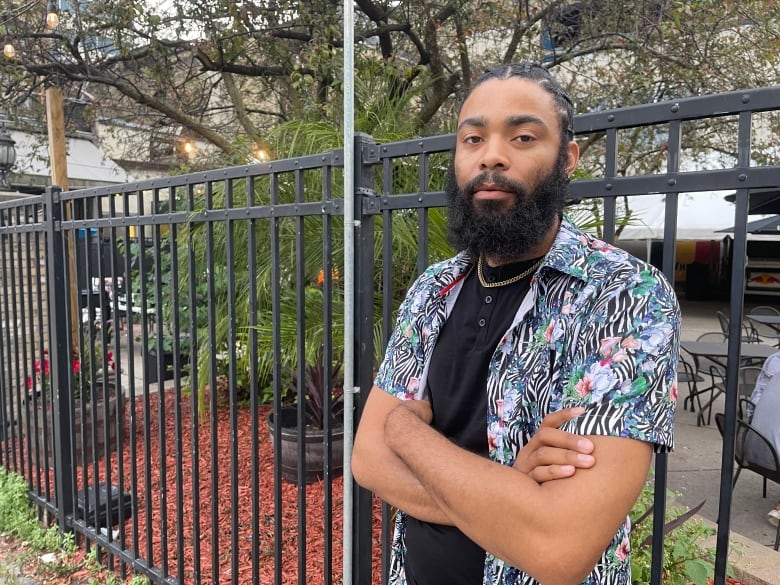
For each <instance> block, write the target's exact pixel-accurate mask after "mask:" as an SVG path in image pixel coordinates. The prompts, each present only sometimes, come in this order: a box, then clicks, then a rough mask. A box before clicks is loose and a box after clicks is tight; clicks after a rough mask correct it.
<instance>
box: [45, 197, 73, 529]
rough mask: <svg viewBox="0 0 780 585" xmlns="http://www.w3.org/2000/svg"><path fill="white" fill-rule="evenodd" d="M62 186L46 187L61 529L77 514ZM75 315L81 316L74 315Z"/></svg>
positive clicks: (55, 478)
mask: <svg viewBox="0 0 780 585" xmlns="http://www.w3.org/2000/svg"><path fill="white" fill-rule="evenodd" d="M61 193H62V191H61V189H60V188H59V187H48V188H47V189H46V242H47V244H46V245H47V254H46V272H47V279H46V281H47V283H48V290H47V302H48V305H49V332H50V344H51V351H50V355H49V359H50V364H51V384H52V389H53V390H54V392H53V404H52V407H53V411H54V416H53V417H52V421H53V423H54V485H55V489H56V498H57V524H58V525H59V528H60V531H61V532H65V531H66V529H67V524H66V522H67V521H68V519H69V518H70V517H71V516H72V515H73V502H74V497H73V485H74V477H73V461H72V456H71V453H72V449H71V443H72V433H71V428H72V420H73V412H72V410H73V409H72V400H71V395H72V388H71V369H72V367H73V366H72V362H73V356H72V344H71V339H70V327H69V323H68V321H69V319H68V302H69V299H70V294H68V291H70V287H71V286H74V285H73V284H72V283H69V282H68V271H67V264H66V258H67V253H66V252H67V251H66V245H65V232H64V230H63V228H62V219H63V205H62V199H61ZM70 318H71V319H76V318H78V316H77V315H70Z"/></svg>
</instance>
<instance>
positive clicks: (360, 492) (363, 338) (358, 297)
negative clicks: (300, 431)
mask: <svg viewBox="0 0 780 585" xmlns="http://www.w3.org/2000/svg"><path fill="white" fill-rule="evenodd" d="M370 147H374V148H376V143H375V142H374V140H373V139H372V138H371V137H370V136H368V135H366V134H358V135H356V136H355V195H354V196H355V216H356V217H357V218H358V221H357V227H356V234H355V249H354V254H355V343H354V348H355V356H356V357H357V376H356V378H357V387H358V388H360V389H361V390H360V394H358V395H357V398H358V400H357V412H356V415H357V416H356V420H357V421H359V420H360V415H361V414H362V412H363V405H364V404H365V401H366V398H368V394H369V392H370V391H371V387H372V386H373V368H374V336H373V320H374V216H373V215H372V214H369V213H367V212H366V209H367V205H366V199H368V198H371V197H372V196H373V194H374V168H373V166H372V165H371V164H369V163H368V162H366V160H365V151H366V150H367V149H368V148H370ZM345 440H346V437H345ZM355 485H357V484H355ZM356 494H357V497H356V498H355V503H354V505H355V508H354V510H355V511H354V518H355V533H354V541H353V549H352V552H353V557H354V564H353V573H354V578H355V581H356V583H358V585H368V584H369V583H372V566H371V565H372V563H371V560H372V552H373V546H372V540H373V535H372V526H373V496H372V494H371V492H370V491H368V490H366V489H364V488H362V487H358V489H357V490H356Z"/></svg>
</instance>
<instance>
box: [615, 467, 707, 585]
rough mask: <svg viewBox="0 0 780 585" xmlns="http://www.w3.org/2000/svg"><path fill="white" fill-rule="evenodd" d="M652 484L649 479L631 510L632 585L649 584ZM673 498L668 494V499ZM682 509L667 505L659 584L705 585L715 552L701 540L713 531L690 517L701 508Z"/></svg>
mask: <svg viewBox="0 0 780 585" xmlns="http://www.w3.org/2000/svg"><path fill="white" fill-rule="evenodd" d="M653 496H654V490H653V484H652V473H651V477H650V479H649V480H648V481H647V483H646V484H645V486H644V487H643V488H642V492H641V494H640V496H639V498H638V499H637V501H636V503H635V504H634V506H633V507H632V509H631V514H630V517H631V523H632V529H631V579H632V582H633V583H634V584H635V585H641V584H643V583H649V582H650V566H651V563H652V534H653ZM673 496H674V494H673V493H672V492H669V493H668V497H669V499H670V500H671V498H672V497H673ZM703 504H704V502H702V503H701V504H699V506H697V507H695V508H693V509H691V510H686V509H685V508H683V507H681V506H678V505H674V504H671V505H667V508H666V516H665V526H664V556H663V569H662V572H663V576H662V581H663V582H664V583H669V584H671V585H688V584H691V583H693V584H694V585H707V583H708V579H711V578H712V576H713V572H714V563H715V549H714V548H708V547H707V546H705V544H704V541H705V540H706V539H707V538H709V537H711V536H712V535H713V534H715V529H714V528H711V527H709V526H707V525H705V524H703V523H702V522H701V521H699V520H696V519H695V518H693V515H694V514H695V513H696V512H697V511H698V510H699V509H700V508H701V505H703Z"/></svg>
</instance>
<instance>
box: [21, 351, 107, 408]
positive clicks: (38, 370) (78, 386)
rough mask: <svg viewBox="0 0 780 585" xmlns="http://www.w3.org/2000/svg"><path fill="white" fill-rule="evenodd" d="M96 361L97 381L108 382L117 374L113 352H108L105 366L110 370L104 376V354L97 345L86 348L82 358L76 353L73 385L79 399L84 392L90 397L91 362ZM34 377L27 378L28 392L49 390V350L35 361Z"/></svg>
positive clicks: (72, 375)
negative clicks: (92, 347)
mask: <svg viewBox="0 0 780 585" xmlns="http://www.w3.org/2000/svg"><path fill="white" fill-rule="evenodd" d="M92 359H94V360H95V371H94V374H95V380H104V381H107V380H108V379H109V377H110V376H113V375H114V373H115V372H116V363H115V362H114V354H113V352H110V351H109V352H106V355H105V366H106V367H107V368H108V375H107V376H106V375H104V374H105V372H104V368H103V366H104V361H103V352H102V351H100V346H99V345H96V346H95V347H94V349H90V348H89V347H85V348H84V351H83V352H81V356H79V354H78V353H74V355H73V358H72V360H71V380H72V383H73V386H72V388H73V396H74V398H79V397H80V396H81V392H82V390H83V391H85V392H86V394H85V396H87V397H89V395H90V394H89V390H90V388H91V386H92V380H91V376H92V373H93V372H92V366H91V365H90V362H91V360H92ZM33 369H34V378H33V375H30V376H27V390H28V392H33V389H34V388H35V392H41V391H42V390H44V389H46V388H49V387H50V385H51V366H50V364H49V350H47V349H44V350H43V356H42V357H41V358H40V359H37V360H35V363H34V365H33Z"/></svg>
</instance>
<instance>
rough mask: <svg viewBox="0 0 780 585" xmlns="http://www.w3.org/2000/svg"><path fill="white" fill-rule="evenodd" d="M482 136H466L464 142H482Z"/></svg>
mask: <svg viewBox="0 0 780 585" xmlns="http://www.w3.org/2000/svg"><path fill="white" fill-rule="evenodd" d="M481 141H482V138H481V137H480V136H466V137H465V138H464V139H463V142H465V143H466V144H477V143H478V142H481Z"/></svg>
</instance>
